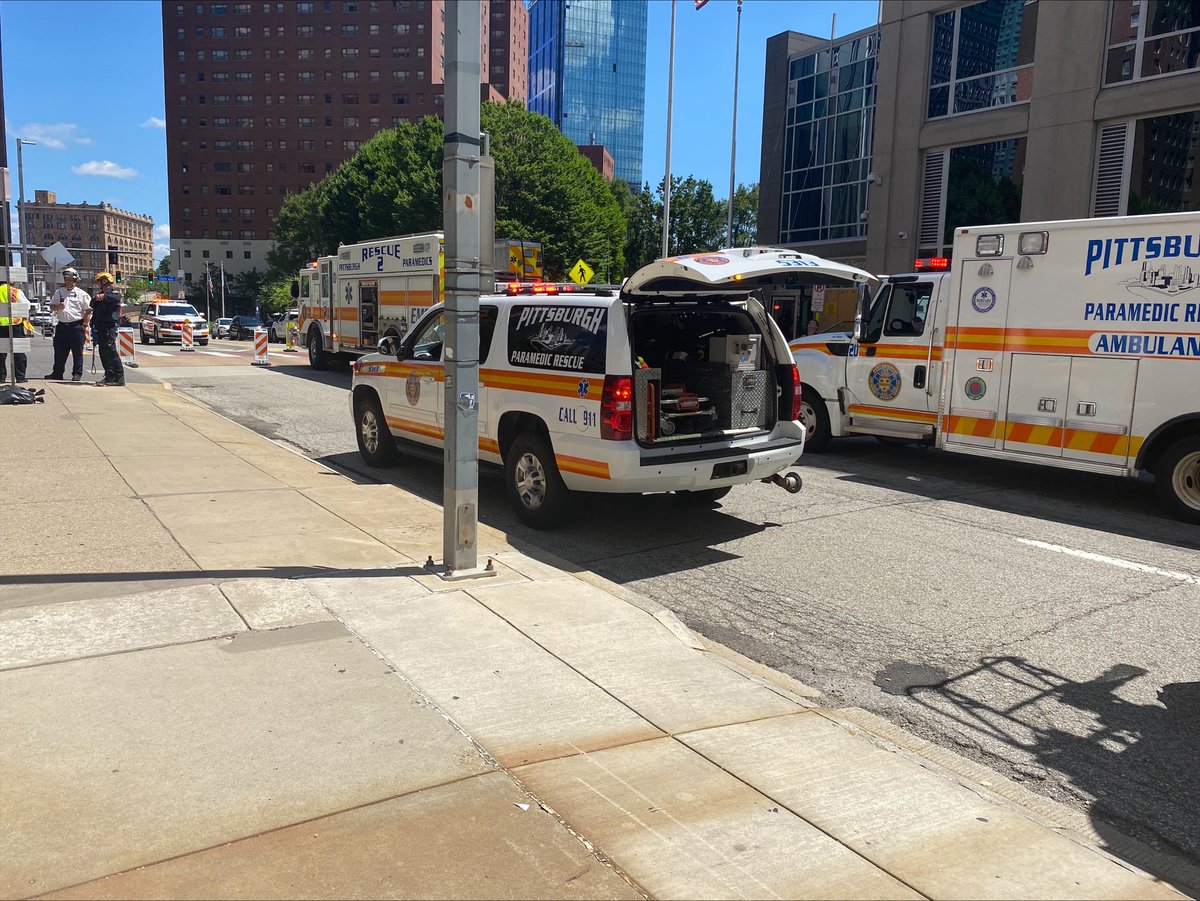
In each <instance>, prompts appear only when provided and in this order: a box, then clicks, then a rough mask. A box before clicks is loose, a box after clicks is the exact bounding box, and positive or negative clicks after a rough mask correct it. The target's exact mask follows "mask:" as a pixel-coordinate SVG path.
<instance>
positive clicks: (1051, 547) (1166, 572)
mask: <svg viewBox="0 0 1200 901" xmlns="http://www.w3.org/2000/svg"><path fill="white" fill-rule="evenodd" d="M1017 541H1019V542H1021V544H1027V545H1029V546H1030V547H1040V548H1041V549H1042V550H1044V551H1054V553H1056V554H1067V555H1068V556H1071V557H1080V558H1082V559H1084V560H1093V561H1095V562H1096V563H1107V564H1108V565H1109V566H1119V567H1120V568H1121V569H1132V570H1134V571H1135V572H1140V573H1150V574H1151V575H1155V576H1163V577H1164V578H1167V579H1174V580H1176V581H1177V582H1185V583H1187V584H1189V585H1200V576H1193V575H1190V574H1188V573H1181V572H1176V571H1175V570H1173V569H1159V568H1158V567H1157V566H1147V565H1146V564H1145V563H1135V562H1133V561H1132V560H1122V559H1120V558H1119V557H1106V556H1104V555H1103V554H1093V553H1091V552H1090V551H1079V550H1076V549H1075V548H1070V547H1063V546H1062V545H1061V544H1049V543H1048V542H1045V541H1034V540H1033V539H1032V538H1018V539H1017Z"/></svg>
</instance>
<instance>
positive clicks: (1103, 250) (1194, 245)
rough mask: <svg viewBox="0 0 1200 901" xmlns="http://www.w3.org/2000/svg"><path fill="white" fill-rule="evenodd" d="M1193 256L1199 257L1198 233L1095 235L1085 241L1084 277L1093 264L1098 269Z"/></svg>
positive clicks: (1199, 242) (1089, 273) (1090, 270)
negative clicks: (1085, 261) (1086, 242)
mask: <svg viewBox="0 0 1200 901" xmlns="http://www.w3.org/2000/svg"><path fill="white" fill-rule="evenodd" d="M1174 257H1193V258H1197V259H1200V235H1155V236H1154V237H1150V238H1147V237H1144V236H1141V235H1139V236H1137V237H1130V238H1096V239H1093V240H1091V241H1088V246H1087V263H1086V265H1085V266H1084V270H1083V274H1084V275H1085V276H1088V275H1091V274H1092V269H1093V264H1094V263H1100V264H1101V265H1100V266H1099V267H1098V269H1099V270H1100V271H1103V270H1105V269H1108V268H1109V267H1110V266H1120V265H1121V264H1122V263H1136V262H1138V261H1139V260H1157V259H1171V258H1174Z"/></svg>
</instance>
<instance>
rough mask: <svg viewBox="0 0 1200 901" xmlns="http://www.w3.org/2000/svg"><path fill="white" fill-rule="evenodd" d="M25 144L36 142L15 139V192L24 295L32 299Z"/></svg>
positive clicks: (34, 145)
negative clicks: (17, 206)
mask: <svg viewBox="0 0 1200 901" xmlns="http://www.w3.org/2000/svg"><path fill="white" fill-rule="evenodd" d="M26 144H28V145H29V146H31V147H36V146H37V141H26V140H25V139H24V138H17V191H18V201H19V203H20V204H21V209H20V220H21V223H20V224H21V265H22V266H24V267H25V294H26V296H29V297H32V296H33V267H32V266H30V265H29V250H28V242H27V241H26V238H25V232H26V229H25V158H24V156H23V155H22V154H21V148H22V147H24V146H25V145H26Z"/></svg>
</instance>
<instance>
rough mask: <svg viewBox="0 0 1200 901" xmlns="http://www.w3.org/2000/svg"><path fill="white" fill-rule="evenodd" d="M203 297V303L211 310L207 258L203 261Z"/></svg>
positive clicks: (210, 283) (210, 275)
mask: <svg viewBox="0 0 1200 901" xmlns="http://www.w3.org/2000/svg"><path fill="white" fill-rule="evenodd" d="M204 297H205V305H206V306H207V308H208V309H209V310H210V311H211V310H212V273H211V272H209V270H208V260H205V261H204Z"/></svg>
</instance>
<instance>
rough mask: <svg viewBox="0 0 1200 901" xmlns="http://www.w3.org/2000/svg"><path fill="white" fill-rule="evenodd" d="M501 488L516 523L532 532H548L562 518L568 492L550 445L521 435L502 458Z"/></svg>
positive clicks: (532, 435) (537, 437)
mask: <svg viewBox="0 0 1200 901" xmlns="http://www.w3.org/2000/svg"><path fill="white" fill-rule="evenodd" d="M504 487H505V491H506V492H507V494H508V502H509V504H511V505H512V509H513V512H514V513H516V514H517V519H519V520H521V522H523V523H525V525H527V526H529V527H531V528H534V529H552V528H554V527H555V526H557V525H559V524H560V523H562V521H563V520H564V519H565V518H566V515H567V509H568V503H569V497H570V494H571V492H570V489H568V488H567V486H566V484H564V483H563V480H562V476H561V475H559V472H558V464H557V463H556V462H555V460H554V451H553V450H552V449H551V447H550V441H549V440H548V439H547V438H546V437H545V436H544V435H540V434H538V433H536V432H522V433H521V434H520V435H518V436H517V438H516V440H515V441H513V443H512V446H511V447H510V448H509V449H508V453H507V454H505V455H504Z"/></svg>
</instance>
